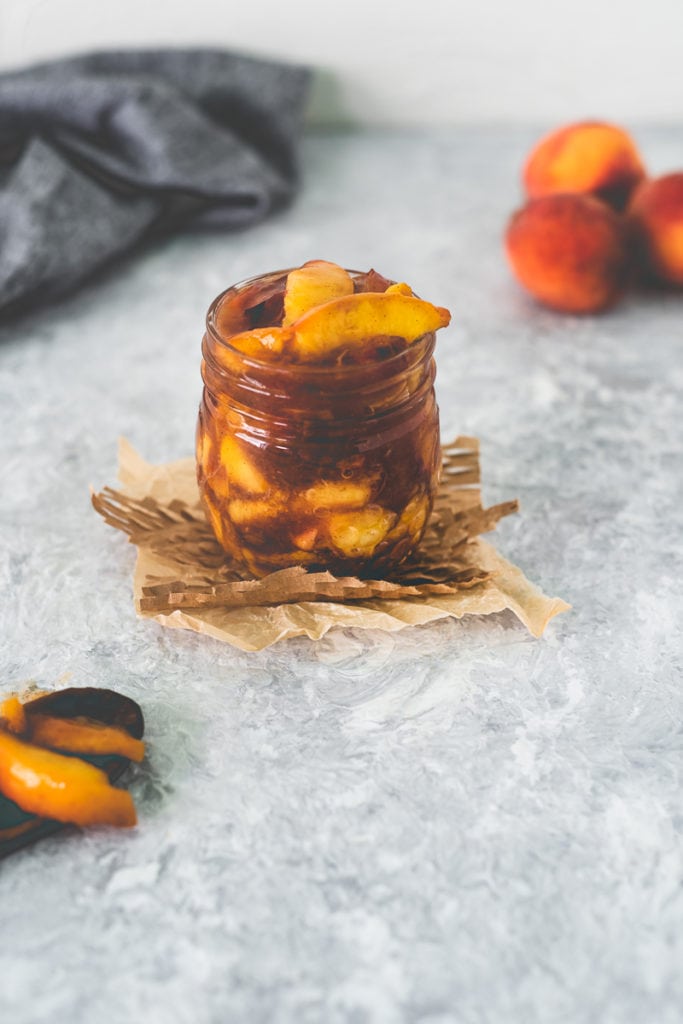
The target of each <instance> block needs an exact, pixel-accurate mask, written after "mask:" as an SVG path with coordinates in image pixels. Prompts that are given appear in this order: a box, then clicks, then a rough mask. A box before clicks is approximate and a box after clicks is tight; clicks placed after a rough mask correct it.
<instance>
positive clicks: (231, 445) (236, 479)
mask: <svg viewBox="0 0 683 1024" xmlns="http://www.w3.org/2000/svg"><path fill="white" fill-rule="evenodd" d="M220 461H221V465H222V466H223V467H224V469H225V472H226V473H227V474H228V478H229V479H230V481H231V482H232V483H233V484H235V485H236V486H237V487H240V488H241V489H242V490H243V491H247V492H248V493H249V494H266V493H267V492H268V491H269V490H270V488H269V485H268V481H267V480H266V478H265V477H264V476H263V474H262V473H260V472H259V471H258V469H257V468H256V466H255V465H254V464H253V463H252V461H251V460H250V459H249V457H248V456H247V455H246V453H245V451H244V449H243V447H242V445H241V444H240V443H239V441H238V440H237V438H235V437H232V436H231V435H230V434H226V435H225V437H223V438H222V440H221V458H220Z"/></svg>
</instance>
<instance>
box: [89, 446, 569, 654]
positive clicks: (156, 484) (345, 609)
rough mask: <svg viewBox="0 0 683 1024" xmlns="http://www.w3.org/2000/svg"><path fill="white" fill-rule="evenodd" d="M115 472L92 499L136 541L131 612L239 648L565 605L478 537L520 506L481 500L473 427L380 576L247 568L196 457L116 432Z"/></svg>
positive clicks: (550, 611)
mask: <svg viewBox="0 0 683 1024" xmlns="http://www.w3.org/2000/svg"><path fill="white" fill-rule="evenodd" d="M119 480H120V482H121V489H120V490H115V489H112V488H109V487H106V488H104V490H103V491H101V492H100V493H99V494H93V496H92V501H93V505H94V507H95V509H96V510H97V511H98V512H99V513H100V514H101V515H102V516H103V517H104V519H105V520H106V521H107V522H108V523H109V524H110V525H112V526H115V527H116V528H117V529H120V530H123V531H124V532H125V533H127V534H128V536H129V538H130V540H131V541H132V542H133V543H134V544H136V545H137V548H138V557H137V562H136V566H135V572H134V578H133V591H134V598H135V606H136V609H137V611H138V614H139V615H141V616H142V617H144V618H153V619H155V620H156V621H157V622H160V623H162V625H165V626H169V627H174V628H180V629H192V630H195V631H197V632H199V633H205V634H207V635H209V636H213V637H215V638H217V639H219V640H223V641H226V642H228V643H230V644H233V645H234V646H236V647H239V648H241V649H242V650H246V651H256V650H261V649H262V648H264V647H268V646H269V645H270V644H273V643H275V642H276V641H277V640H282V639H285V638H287V637H293V636H301V635H305V636H308V637H310V638H311V639H312V640H317V639H319V638H320V637H321V636H323V635H324V634H325V633H326V632H327V631H328V630H329V629H331V628H333V627H334V626H353V627H355V628H367V629H370V628H373V629H383V630H387V631H395V630H398V629H403V628H404V627H405V626H410V625H420V624H422V623H425V622H431V621H433V620H435V619H440V618H444V617H448V616H453V617H455V618H461V617H462V616H464V615H489V614H492V613H494V612H499V611H503V610H504V609H506V608H509V609H510V610H511V611H513V612H514V613H515V615H517V617H518V618H519V619H520V620H521V621H522V622H523V623H524V624H525V625H526V627H527V628H528V629H529V630H530V632H531V633H532V634H533V635H534V636H540V635H541V634H542V633H543V630H544V629H545V627H546V625H547V624H548V622H549V621H550V619H551V618H552V617H553V616H554V615H557V614H558V613H559V612H562V611H566V610H567V609H568V608H569V605H567V604H566V603H565V602H564V601H562V600H561V599H560V598H549V597H547V596H546V595H545V594H543V593H542V592H541V591H540V590H539V589H538V588H537V587H535V586H534V585H533V584H532V583H530V582H529V581H528V580H527V579H526V577H525V576H524V574H523V573H522V572H521V570H520V569H518V568H516V567H515V566H514V565H512V564H511V563H510V562H507V561H506V560H505V559H503V558H501V556H500V555H499V554H498V553H497V552H496V551H495V549H494V548H493V547H492V546H491V545H490V544H487V543H485V542H484V541H482V540H480V539H479V534H481V533H484V532H487V531H489V530H492V529H493V528H494V527H495V525H496V523H497V522H498V521H499V520H500V518H501V517H502V516H504V515H508V514H510V513H511V512H515V511H517V502H516V501H509V502H505V503H503V504H501V505H497V506H494V507H493V508H490V509H484V508H482V506H481V493H480V488H479V481H480V469H479V444H478V441H477V440H476V438H471V437H459V438H457V439H456V440H455V441H454V442H453V444H451V445H448V446H447V447H446V448H444V471H443V475H442V483H441V486H440V490H439V494H438V496H437V499H436V501H435V506H434V511H433V513H432V517H431V519H430V522H429V526H428V528H427V532H426V534H425V537H424V539H423V541H422V544H421V546H420V550H419V552H417V554H416V555H415V556H413V557H412V558H411V559H410V560H408V561H407V562H406V563H404V564H403V565H402V566H401V567H400V568H399V569H398V570H397V571H396V572H395V573H393V574H392V576H391V579H385V580H359V579H357V578H355V577H349V578H345V579H338V578H335V577H334V576H332V575H331V574H330V573H308V572H306V571H305V570H304V569H303V568H300V567H296V568H291V569H284V570H281V571H279V572H276V573H271V574H270V575H269V576H266V577H265V578H264V579H261V580H256V579H253V578H251V577H249V575H248V573H247V572H246V571H245V570H243V569H241V568H240V567H239V566H237V565H236V564H235V563H234V562H231V561H230V560H228V559H227V556H226V555H225V553H224V552H223V551H222V550H221V548H220V547H219V545H218V543H217V541H216V540H215V538H214V536H213V534H212V532H211V528H210V526H209V525H208V523H207V521H206V518H205V516H204V512H203V509H202V506H201V502H200V498H199V492H198V489H197V483H196V478H195V464H194V460H193V459H191V458H189V459H182V460H180V461H178V462H172V463H168V464H164V465H152V464H151V463H149V462H147V461H146V460H145V459H143V458H142V456H141V455H139V454H138V453H137V452H136V451H135V449H134V448H133V447H132V446H131V445H130V444H129V442H127V441H126V440H125V439H122V440H121V442H120V446H119Z"/></svg>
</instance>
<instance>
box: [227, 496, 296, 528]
mask: <svg viewBox="0 0 683 1024" xmlns="http://www.w3.org/2000/svg"><path fill="white" fill-rule="evenodd" d="M228 513H229V515H230V518H231V519H232V521H233V523H235V524H236V525H237V526H248V525H249V524H250V523H257V522H260V521H262V520H264V519H274V518H276V517H277V516H281V515H283V514H284V509H283V508H282V506H281V505H279V504H277V503H276V502H275V501H270V500H267V499H265V498H256V499H254V500H249V499H248V498H235V499H234V500H233V501H231V502H230V504H229V505H228Z"/></svg>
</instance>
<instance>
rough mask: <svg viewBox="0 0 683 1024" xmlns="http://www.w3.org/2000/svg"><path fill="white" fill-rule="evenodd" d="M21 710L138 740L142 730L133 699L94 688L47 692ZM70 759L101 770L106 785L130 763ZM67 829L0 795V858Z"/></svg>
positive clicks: (99, 757)
mask: <svg viewBox="0 0 683 1024" xmlns="http://www.w3.org/2000/svg"><path fill="white" fill-rule="evenodd" d="M24 711H25V712H26V714H27V715H28V716H30V715H32V714H44V715H52V716H53V717H54V718H81V717H82V718H90V719H92V720H93V721H95V722H101V723H102V724H103V725H112V726H115V727H116V728H118V729H124V730H125V731H126V732H127V733H129V735H130V736H132V737H133V738H134V739H136V740H139V739H142V736H143V734H144V731H145V722H144V719H143V717H142V711H141V709H140V707H139V705H138V704H136V703H135V701H134V700H131V699H130V697H124V696H123V694H121V693H116V692H115V691H114V690H99V689H97V687H95V686H84V687H70V688H69V689H67V690H58V691H56V692H55V693H47V694H45V695H44V696H42V697H37V698H36V699H35V700H32V701H29V702H28V703H27V704H25V705H24ZM62 753H65V752H64V751H63V752H62ZM73 756H74V757H76V756H78V757H80V758H81V759H82V760H83V761H88V762H89V763H90V764H94V765H96V766H97V767H98V768H101V769H102V770H103V771H105V772H106V773H107V775H108V776H109V780H110V782H116V780H117V779H119V778H120V777H121V776H122V775H123V773H124V772H125V770H126V768H127V767H128V765H129V764H130V761H129V760H128V758H127V757H122V756H120V755H119V754H87V755H86V754H78V755H76V754H74V755H73ZM68 827H69V826H68V825H67V824H65V823H64V822H61V821H52V820H51V819H49V818H39V817H38V816H37V815H36V814H29V813H27V812H26V811H23V810H22V809H21V807H19V806H18V805H17V804H15V803H14V801H13V800H9V799H8V798H7V797H6V796H4V794H2V793H0V858H2V857H5V856H7V854H9V853H14V851H15V850H19V849H21V847H22V846H28V845H29V843H34V842H36V840H38V839H42V838H43V837H44V836H49V835H52V833H53V832H58V831H59V829H62V828H68Z"/></svg>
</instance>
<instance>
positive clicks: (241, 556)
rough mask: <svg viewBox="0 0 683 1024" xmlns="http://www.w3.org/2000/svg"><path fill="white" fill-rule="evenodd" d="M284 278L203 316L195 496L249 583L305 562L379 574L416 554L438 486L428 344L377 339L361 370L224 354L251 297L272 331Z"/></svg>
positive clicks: (243, 288)
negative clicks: (248, 576)
mask: <svg viewBox="0 0 683 1024" xmlns="http://www.w3.org/2000/svg"><path fill="white" fill-rule="evenodd" d="M287 273H288V271H280V272H277V273H274V274H268V275H264V276H262V277H258V278H252V279H250V280H249V281H245V282H242V283H241V284H238V285H235V286H234V287H232V288H229V289H228V290H227V291H225V292H223V293H222V294H221V295H219V296H218V297H217V298H216V299H215V300H214V302H213V303H212V305H211V307H210V308H209V311H208V314H207V318H206V333H205V335H204V339H203V344H202V353H203V357H204V358H203V362H202V377H203V380H204V392H203V397H202V401H201V405H200V410H199V421H198V425H197V479H198V483H199V488H200V493H201V496H202V500H203V503H204V506H205V509H206V512H207V516H208V518H209V521H210V523H211V525H212V527H213V530H214V532H215V534H216V537H217V539H218V541H219V543H220V544H221V545H222V547H223V548H224V549H225V551H226V552H227V553H228V554H229V555H231V556H232V557H233V558H234V559H236V560H237V561H238V562H240V563H242V564H243V565H244V566H246V567H247V568H248V569H249V570H250V571H251V572H252V573H253V574H254V575H256V576H263V575H265V574H267V573H269V572H273V571H274V570H277V569H282V568H285V567H287V566H292V565H303V566H306V567H307V568H310V569H329V570H330V571H331V572H333V573H335V574H336V575H360V576H364V577H365V578H370V577H376V576H377V575H379V574H383V573H386V571H387V570H389V569H391V567H392V566H396V565H398V564H399V563H400V562H402V561H403V560H404V559H405V558H406V557H407V556H408V555H409V554H410V553H411V552H412V551H413V550H414V549H415V548H416V547H417V545H418V544H419V542H420V539H421V537H422V534H423V533H424V529H425V526H426V523H427V519H428V517H429V514H430V512H431V509H432V503H433V499H434V495H435V491H436V488H437V485H438V481H439V474H440V469H441V451H440V445H439V414H438V407H437V404H436V398H435V395H434V376H435V372H436V369H435V364H434V359H433V351H434V344H435V335H434V334H433V333H429V334H425V335H423V336H422V337H421V338H418V340H417V341H415V342H413V343H412V344H411V345H408V346H406V345H405V343H402V344H400V345H397V343H396V342H397V339H392V338H387V339H380V347H379V349H378V350H376V351H375V353H374V356H373V358H372V359H371V360H369V361H367V362H362V363H348V364H345V363H344V361H343V360H340V361H338V362H337V363H335V364H334V365H316V364H311V363H307V364H301V363H286V362H277V361H268V362H267V361H265V360H263V359H258V358H253V357H252V356H250V355H246V354H245V353H244V352H242V351H239V350H238V349H236V348H234V347H233V346H231V344H230V338H231V336H234V335H235V334H236V333H239V332H241V331H244V330H248V329H249V316H248V315H247V314H248V313H249V312H250V311H251V310H253V309H254V308H255V307H254V303H255V302H257V303H258V300H259V298H260V297H261V296H263V299H262V302H260V303H258V310H259V317H260V319H259V323H260V324H263V322H264V317H265V321H266V322H267V323H269V324H270V325H275V324H278V323H279V322H280V319H281V313H282V295H283V292H284V287H285V281H286V277H287ZM349 273H350V274H351V276H352V277H353V278H356V277H358V276H360V275H358V274H357V273H356V272H353V271H349ZM246 296H248V299H247V298H246ZM247 302H250V303H252V306H251V307H250V308H249V310H248V311H247V313H245V308H246V304H247ZM385 340H386V344H384V341H385Z"/></svg>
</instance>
